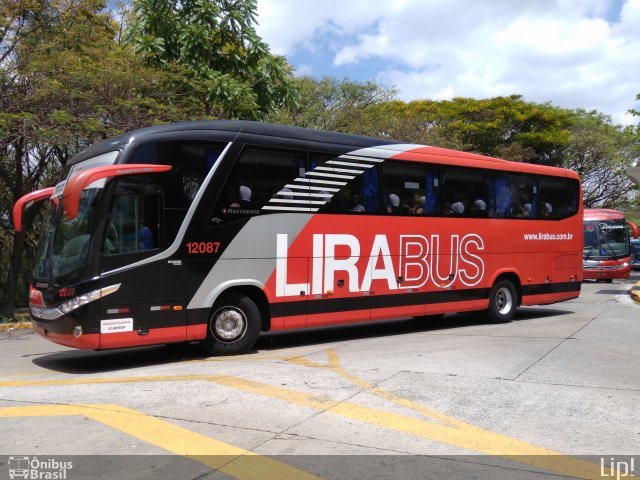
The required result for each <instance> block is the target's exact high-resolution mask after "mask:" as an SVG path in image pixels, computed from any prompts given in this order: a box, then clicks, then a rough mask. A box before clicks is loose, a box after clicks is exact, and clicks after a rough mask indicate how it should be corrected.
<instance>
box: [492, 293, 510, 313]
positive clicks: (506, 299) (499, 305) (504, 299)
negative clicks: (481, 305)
mask: <svg viewBox="0 0 640 480" xmlns="http://www.w3.org/2000/svg"><path fill="white" fill-rule="evenodd" d="M495 305H496V310H498V313H500V314H502V315H506V314H508V313H509V312H511V309H512V308H513V295H512V294H511V290H509V289H508V288H507V287H502V288H500V289H499V290H498V291H497V292H496V300H495Z"/></svg>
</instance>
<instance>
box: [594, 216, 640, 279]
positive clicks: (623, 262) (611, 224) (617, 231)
mask: <svg viewBox="0 0 640 480" xmlns="http://www.w3.org/2000/svg"><path fill="white" fill-rule="evenodd" d="M629 230H631V236H632V237H633V238H638V227H637V226H636V225H635V224H634V223H632V222H628V221H627V220H626V219H625V218H624V215H623V214H622V213H620V212H618V211H617V210H611V209H606V208H596V209H585V210H584V249H583V254H582V268H583V278H584V279H585V280H604V281H605V282H608V283H611V282H612V281H613V280H614V279H615V278H629V274H630V272H631V253H630V245H629Z"/></svg>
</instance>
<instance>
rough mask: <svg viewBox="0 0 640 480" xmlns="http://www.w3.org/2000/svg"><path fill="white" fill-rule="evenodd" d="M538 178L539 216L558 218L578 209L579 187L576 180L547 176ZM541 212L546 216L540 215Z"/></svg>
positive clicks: (572, 213) (571, 213) (567, 215)
mask: <svg viewBox="0 0 640 480" xmlns="http://www.w3.org/2000/svg"><path fill="white" fill-rule="evenodd" d="M539 178H540V180H539V190H540V194H539V198H540V200H539V208H540V213H541V216H543V217H544V218H549V219H560V218H566V217H569V216H571V215H574V214H575V213H576V212H577V211H578V201H579V198H578V195H579V193H578V192H579V191H580V188H579V184H578V182H577V181H576V180H572V179H568V178H559V177H547V176H540V177H539ZM543 207H544V208H543ZM543 213H544V214H545V215H546V216H544V215H542V214H543Z"/></svg>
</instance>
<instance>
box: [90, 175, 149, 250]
mask: <svg viewBox="0 0 640 480" xmlns="http://www.w3.org/2000/svg"><path fill="white" fill-rule="evenodd" d="M160 202H161V196H160V194H159V193H158V192H157V191H156V190H155V189H154V191H151V192H149V191H147V192H144V191H139V190H138V189H136V190H130V191H127V189H124V188H121V187H118V192H117V194H116V196H115V197H114V199H113V202H112V204H111V209H110V211H109V217H108V220H107V226H106V230H105V235H104V239H103V242H102V249H101V250H102V254H103V255H121V254H129V253H139V252H145V251H149V250H155V249H157V248H158V246H159V244H160V242H159V240H160V225H159V219H160V216H159V211H160Z"/></svg>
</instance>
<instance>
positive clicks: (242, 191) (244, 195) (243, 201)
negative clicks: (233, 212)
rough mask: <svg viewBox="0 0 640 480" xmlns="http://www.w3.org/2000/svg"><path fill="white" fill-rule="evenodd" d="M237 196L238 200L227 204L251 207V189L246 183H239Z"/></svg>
mask: <svg viewBox="0 0 640 480" xmlns="http://www.w3.org/2000/svg"><path fill="white" fill-rule="evenodd" d="M238 197H239V200H238V201H236V202H234V203H232V204H231V205H229V207H231V208H241V209H250V208H252V203H251V189H250V188H249V187H247V186H246V185H240V188H238Z"/></svg>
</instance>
